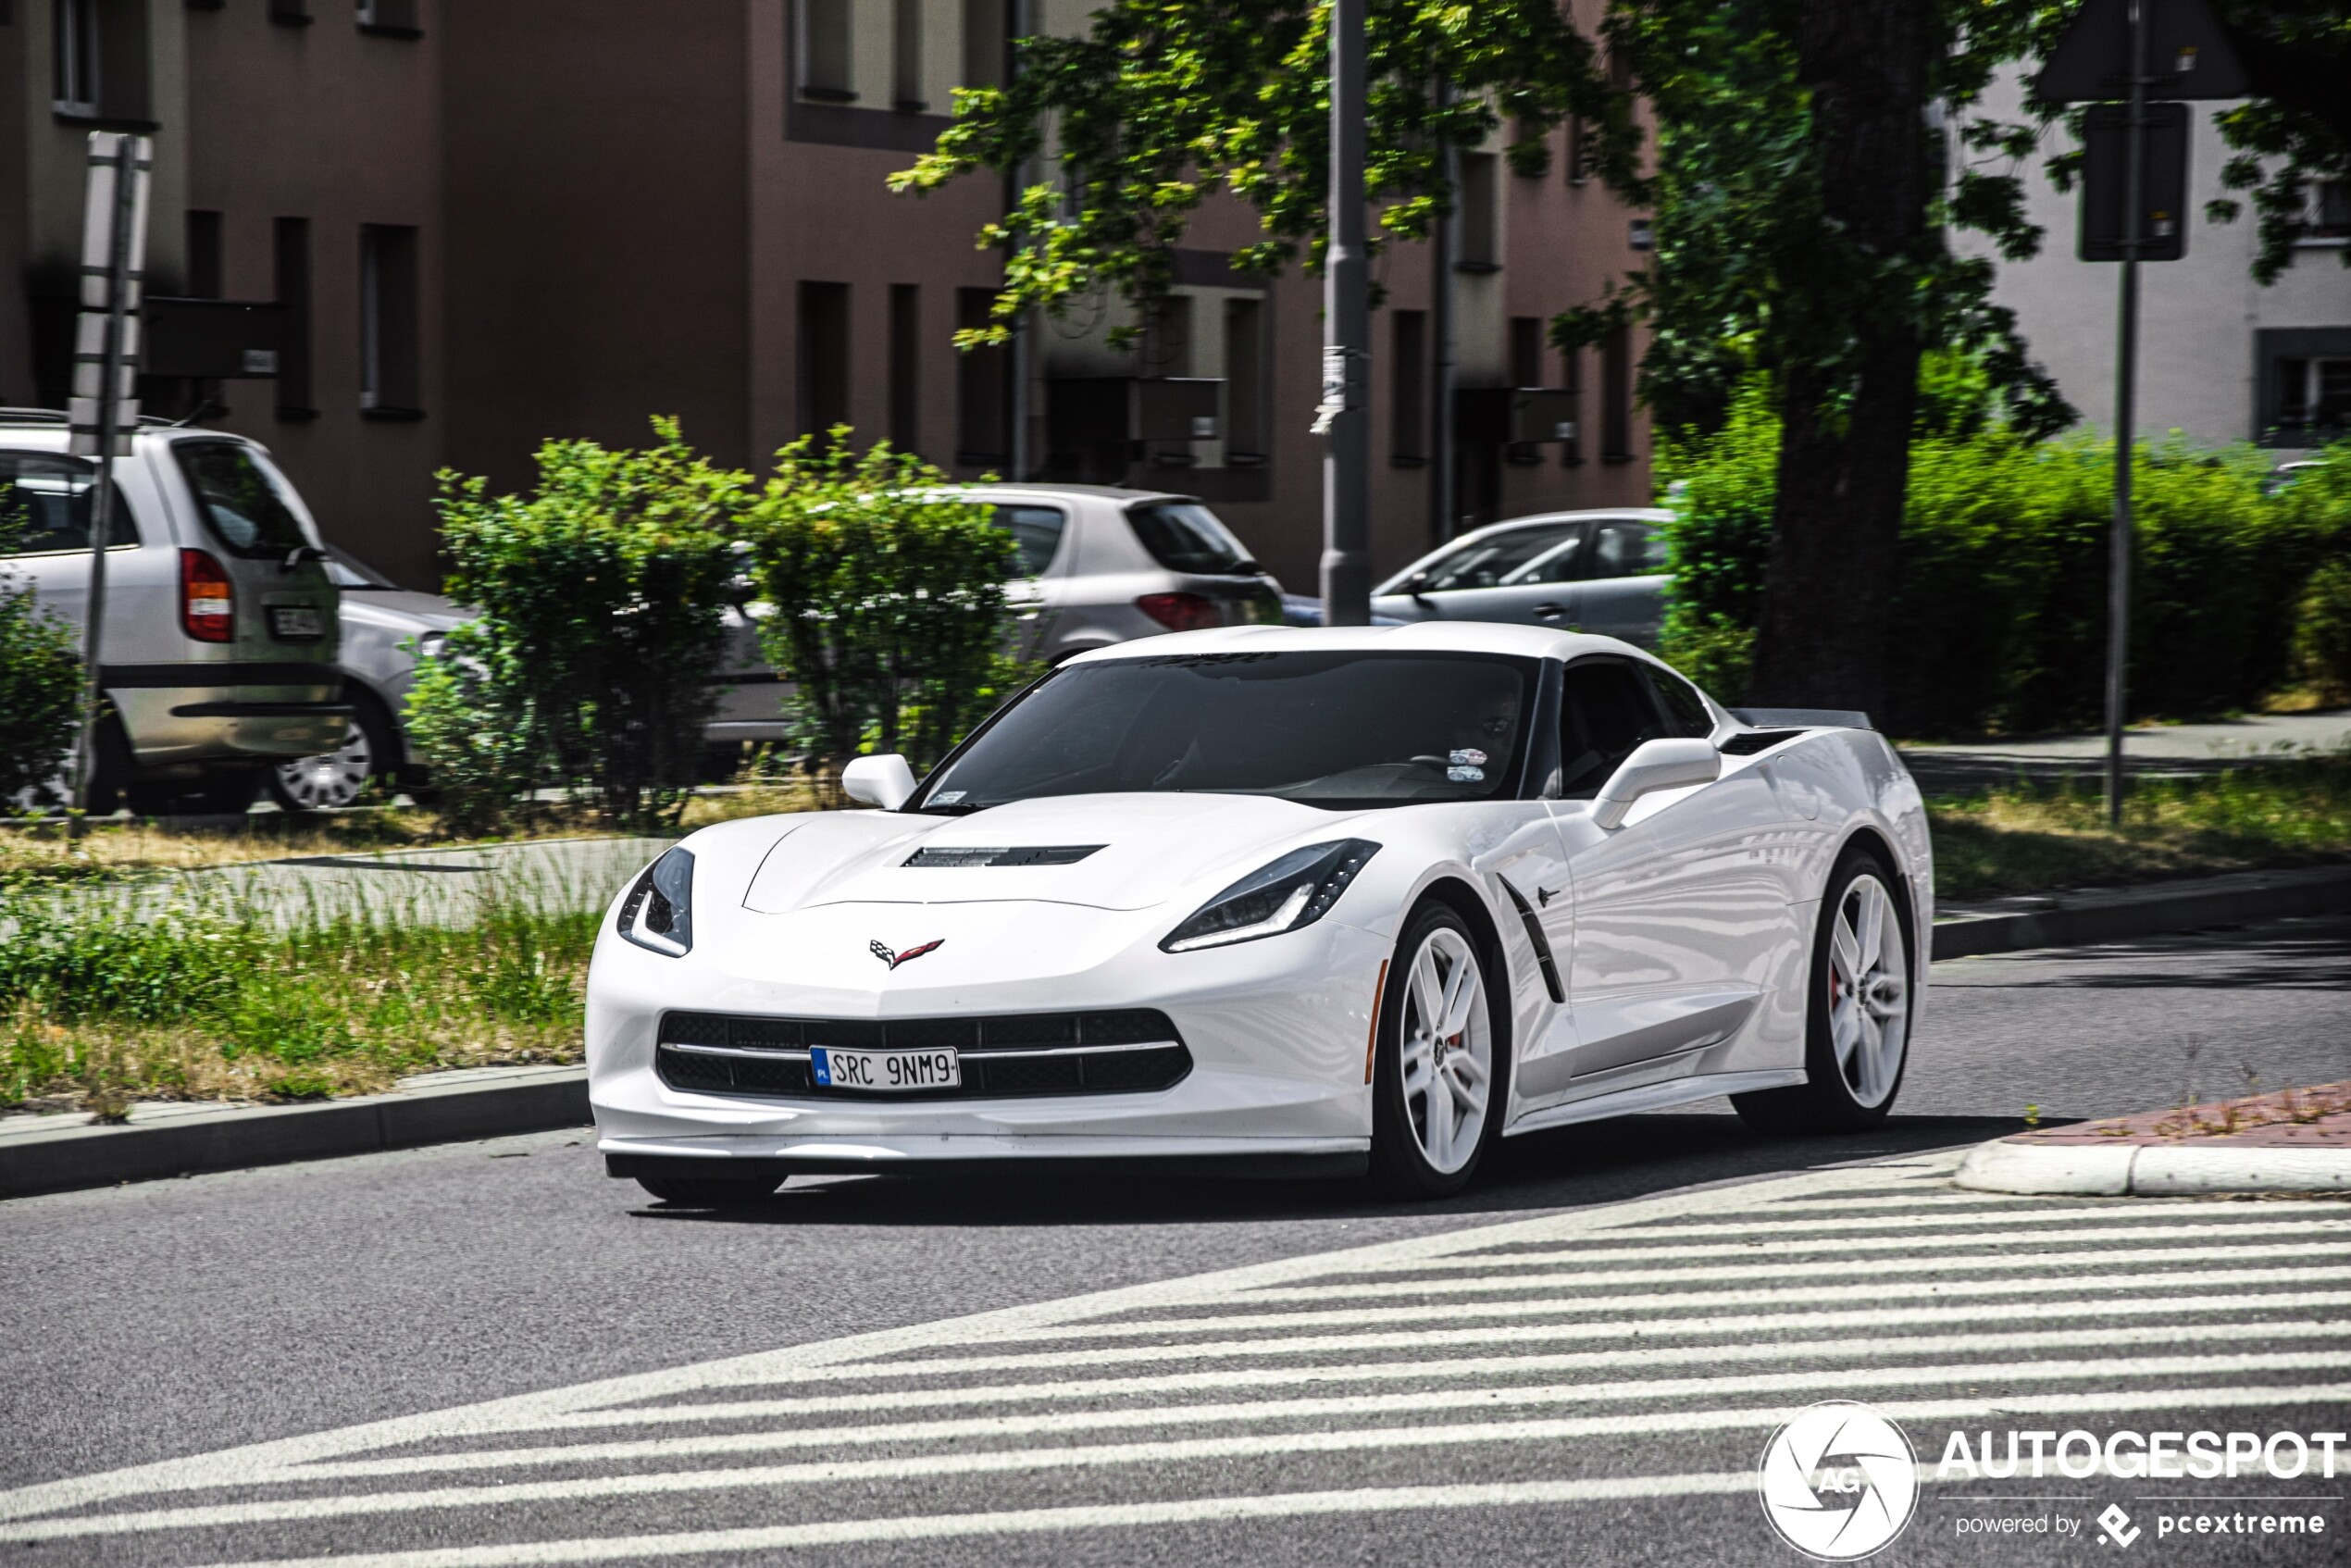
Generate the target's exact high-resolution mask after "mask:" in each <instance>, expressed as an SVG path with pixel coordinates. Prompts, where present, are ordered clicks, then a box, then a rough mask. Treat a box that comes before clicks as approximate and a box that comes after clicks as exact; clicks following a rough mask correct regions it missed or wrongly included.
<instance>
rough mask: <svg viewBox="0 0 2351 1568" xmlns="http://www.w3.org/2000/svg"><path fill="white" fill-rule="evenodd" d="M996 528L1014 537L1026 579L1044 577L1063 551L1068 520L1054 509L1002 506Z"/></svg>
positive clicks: (1050, 507) (1015, 547)
mask: <svg viewBox="0 0 2351 1568" xmlns="http://www.w3.org/2000/svg"><path fill="white" fill-rule="evenodd" d="M996 526H997V527H998V528H1000V529H1003V530H1004V531H1005V532H1007V533H1009V534H1011V535H1012V536H1013V546H1014V549H1016V550H1018V551H1019V552H1020V573H1021V576H1023V577H1042V576H1043V575H1044V573H1045V568H1046V567H1048V566H1051V565H1052V564H1053V555H1054V553H1055V552H1057V551H1059V550H1060V549H1061V547H1062V530H1063V529H1065V528H1067V527H1068V526H1069V518H1068V517H1067V516H1064V514H1063V513H1062V512H1061V510H1060V509H1059V508H1057V507H1052V506H999V507H997V508H996Z"/></svg>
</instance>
